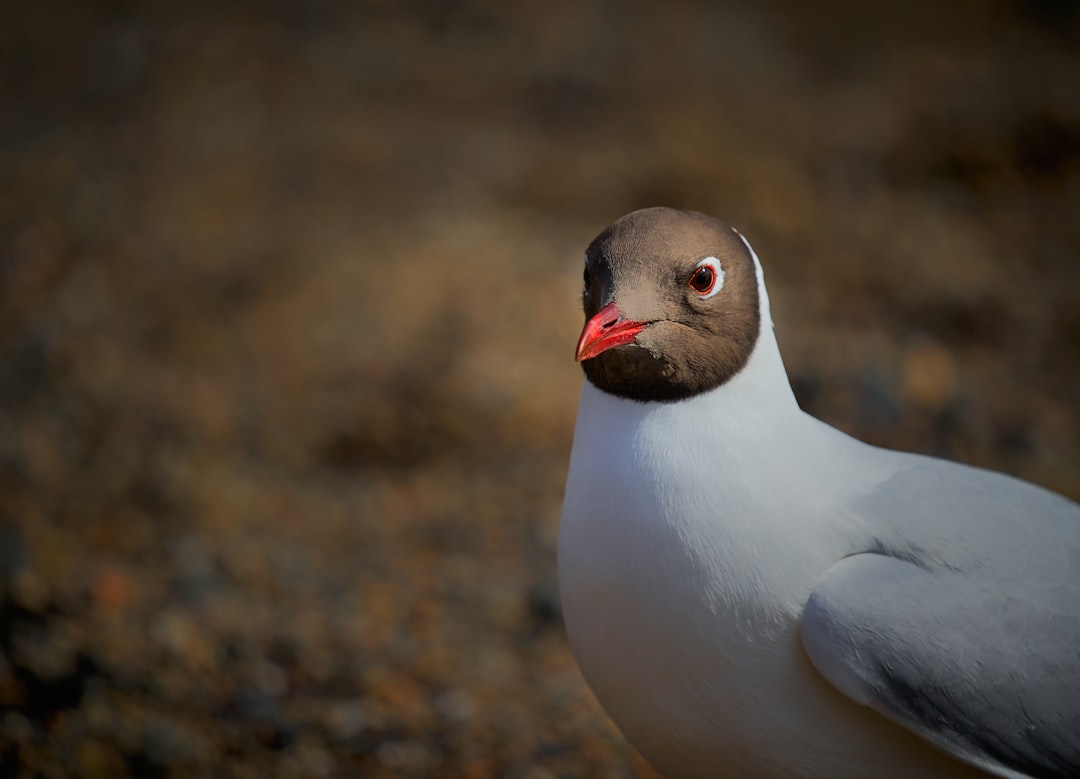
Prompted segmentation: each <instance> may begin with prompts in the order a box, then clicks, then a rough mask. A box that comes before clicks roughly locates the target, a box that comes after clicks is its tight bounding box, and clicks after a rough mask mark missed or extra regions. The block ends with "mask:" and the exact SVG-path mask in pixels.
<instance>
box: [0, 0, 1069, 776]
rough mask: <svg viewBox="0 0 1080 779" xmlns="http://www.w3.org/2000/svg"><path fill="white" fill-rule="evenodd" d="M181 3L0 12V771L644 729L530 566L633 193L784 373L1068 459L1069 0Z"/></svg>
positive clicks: (148, 771) (870, 431)
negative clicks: (697, 259)
mask: <svg viewBox="0 0 1080 779" xmlns="http://www.w3.org/2000/svg"><path fill="white" fill-rule="evenodd" d="M205 5H206V7H197V6H196V5H193V4H175V7H170V6H169V5H168V4H161V5H160V6H159V7H158V9H157V10H156V11H153V12H149V11H145V12H144V11H139V10H137V9H136V8H135V6H134V4H130V3H127V2H109V3H101V4H94V3H74V2H73V3H70V4H67V5H65V4H59V3H54V4H52V5H49V4H33V3H7V4H4V6H3V10H0V490H2V505H0V523H2V524H0V596H2V600H0V603H2V609H3V610H2V612H0V618H2V622H0V648H2V650H3V654H2V655H0V776H8V775H13V776H20V777H38V776H40V777H64V776H83V777H90V778H94V777H122V776H137V777H155V776H177V777H179V776H200V777H264V776H281V777H322V776H349V775H356V776H373V777H384V776H445V777H457V776H465V777H475V778H476V779H481V778H482V777H492V776H507V777H523V778H524V777H548V776H600V777H608V776H610V777H632V776H645V775H647V774H648V770H647V768H646V767H645V766H644V765H643V763H642V761H641V760H640V759H639V758H636V757H635V756H634V755H633V753H632V750H630V748H629V747H628V746H626V744H625V743H624V742H623V741H622V740H621V738H620V737H619V736H618V734H617V733H616V732H615V731H614V729H613V728H612V726H611V725H610V724H609V723H608V721H607V720H606V718H605V717H604V715H603V713H602V712H601V711H600V709H599V707H598V706H597V704H596V703H595V701H594V700H593V698H592V697H591V696H590V694H589V692H588V691H587V689H586V688H585V687H584V685H583V682H582V680H581V678H580V676H579V675H578V673H577V670H576V668H575V666H574V664H573V661H572V659H571V657H570V656H569V653H568V651H567V648H566V643H565V639H564V636H563V633H562V629H561V624H560V616H559V605H558V597H557V587H556V581H555V575H554V544H555V536H556V530H557V523H558V515H559V505H560V500H561V490H562V484H563V478H564V472H565V466H566V460H567V454H568V451H569V446H570V435H571V430H572V424H573V416H574V409H575V402H576V394H577V390H578V386H579V383H580V375H579V372H578V369H577V367H576V366H575V365H574V364H573V362H572V360H571V354H572V348H573V343H574V340H575V338H576V335H577V331H578V328H579V327H580V324H581V316H580V312H579V310H578V304H577V299H576V298H577V294H578V287H579V278H580V262H581V253H582V250H583V248H584V246H585V244H586V243H587V242H588V240H589V239H590V238H591V237H592V235H593V234H595V233H596V232H597V231H598V230H599V229H600V228H602V227H603V226H604V225H605V224H606V223H607V222H609V221H610V220H611V219H613V218H615V217H616V216H618V215H620V214H621V213H623V212H625V211H628V210H630V209H632V208H634V207H637V206H642V205H653V204H669V205H675V206H683V207H692V208H696V209H698V210H702V211H706V212H711V213H715V214H719V215H723V216H726V217H727V218H728V219H729V220H730V221H731V222H732V223H734V224H737V225H739V226H740V227H741V228H742V229H743V231H744V232H745V233H746V234H748V235H749V236H750V237H751V239H752V240H753V241H754V243H755V247H756V248H757V250H758V253H759V254H760V255H761V257H762V258H763V260H764V262H765V264H766V267H767V271H768V277H769V280H770V289H771V291H772V297H773V307H774V311H775V318H776V320H777V323H778V333H779V338H780V342H781V346H782V348H783V350H784V353H785V356H786V359H787V362H788V365H789V369H790V371H791V374H792V378H793V380H794V383H795V386H796V388H797V391H798V394H799V396H800V399H801V400H802V402H803V404H804V406H805V407H807V408H808V409H809V410H811V411H812V412H814V413H815V414H818V415H820V416H823V417H825V418H826V419H828V420H829V421H831V422H833V423H834V424H838V425H839V426H841V427H843V428H844V429H847V430H850V431H853V432H855V433H856V434H858V435H860V436H862V437H864V438H868V439H870V440H873V441H875V442H878V443H882V444H886V445H892V446H900V447H905V448H912V449H917V450H921V451H928V452H934V453H939V454H943V455H946V456H951V457H954V458H958V459H963V460H966V461H969V462H975V463H979V464H983V465H989V466H993V467H997V468H1001V469H1005V470H1008V471H1010V472H1013V473H1017V474H1020V475H1022V476H1024V477H1025V478H1028V479H1031V480H1034V481H1036V482H1039V483H1041V484H1044V485H1047V486H1049V487H1052V488H1054V489H1057V490H1060V491H1062V492H1065V493H1066V494H1069V495H1071V496H1072V497H1074V498H1076V497H1080V473H1078V470H1077V464H1078V462H1080V406H1078V404H1077V393H1076V391H1075V387H1076V386H1077V381H1078V380H1080V368H1078V365H1080V262H1078V257H1080V218H1078V217H1080V208H1078V206H1080V86H1078V75H1077V74H1080V16H1078V13H1077V11H1076V10H1075V8H1076V7H1075V5H1074V4H1071V3H1068V2H1054V1H1053V0H1041V2H1020V1H1019V0H1016V1H1015V2H1006V0H999V2H996V3H940V4H936V3H926V4H925V7H923V8H921V9H919V8H914V9H913V8H910V7H909V4H897V5H896V8H894V9H893V10H888V11H883V10H881V9H880V8H878V5H881V4H868V3H858V2H855V0H851V2H846V3H842V2H833V3H828V4H825V5H824V6H822V5H821V4H812V3H802V2H798V1H797V0H790V2H783V1H782V0H781V1H777V2H771V3H766V4H764V5H753V4H746V5H745V6H741V5H729V6H726V7H724V8H718V7H717V4H715V3H710V2H704V1H702V2H680V3H663V4H662V3H656V4H643V3H617V2H608V3H602V2H594V3H586V4H579V3H543V4H540V3H537V4H532V5H531V6H529V7H528V8H526V9H524V10H523V9H522V8H521V7H515V5H514V4H509V3H498V2H489V3H488V2H470V3H465V4H462V5H457V4H453V3H439V2H429V1H427V0H416V1H415V2H400V3H399V2H389V0H388V1H387V2H366V3H359V4H354V5H353V6H352V7H353V8H354V10H352V11H345V10H340V9H339V8H338V7H337V6H335V5H331V4H329V3H324V2H320V3H300V2H278V3H270V4H264V3H254V2H251V3H235V4H224V3H222V4H205ZM216 5H221V6H225V5H230V7H232V8H233V9H234V10H231V11H225V10H220V9H217V10H214V9H215V7H216ZM939 6H940V7H939ZM29 7H33V8H34V9H35V10H32V11H30V10H23V9H24V8H29ZM91 8H96V9H97V10H89V9H91ZM511 9H513V10H511ZM800 9H805V10H800ZM869 9H873V10H869ZM935 9H936V10H935Z"/></svg>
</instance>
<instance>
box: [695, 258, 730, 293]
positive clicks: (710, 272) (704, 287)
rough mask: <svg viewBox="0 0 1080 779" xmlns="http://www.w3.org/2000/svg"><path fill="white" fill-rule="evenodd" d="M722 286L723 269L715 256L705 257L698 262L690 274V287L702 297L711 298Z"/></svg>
mask: <svg viewBox="0 0 1080 779" xmlns="http://www.w3.org/2000/svg"><path fill="white" fill-rule="evenodd" d="M723 286H724V271H723V269H722V268H721V267H720V261H719V260H718V259H716V258H715V257H706V258H705V259H704V260H702V261H701V262H699V263H698V265H697V268H695V269H694V272H693V274H691V276H690V289H692V290H694V292H696V293H698V295H700V296H701V297H703V298H711V297H712V296H713V295H715V294H716V293H717V292H719V291H720V289H721V287H723Z"/></svg>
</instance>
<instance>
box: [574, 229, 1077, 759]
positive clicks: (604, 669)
mask: <svg viewBox="0 0 1080 779" xmlns="http://www.w3.org/2000/svg"><path fill="white" fill-rule="evenodd" d="M583 304H584V309H585V320H586V321H585V327H584V329H583V330H582V333H581V338H580V340H579V341H578V344H577V355H576V356H577V359H578V361H580V362H581V365H582V368H583V369H584V373H585V378H586V380H585V382H584V384H583V387H582V390H581V397H580V402H579V409H578V417H577V423H576V427H575V431H574V443H573V450H572V453H571V457H570V467H569V473H568V477H567V484H566V494H565V500H564V504H563V513H562V519H561V524H560V527H559V542H558V576H559V589H560V597H561V601H562V608H563V615H564V619H565V623H566V631H567V635H568V638H569V642H570V647H571V649H572V651H573V654H574V656H575V658H576V660H577V662H578V665H579V666H580V668H581V671H582V673H583V675H584V677H585V680H586V681H587V682H588V684H589V686H590V687H591V688H592V690H593V692H594V693H595V695H596V697H597V699H598V700H599V701H600V703H601V705H602V706H603V707H604V709H605V710H606V711H607V713H608V714H609V715H610V717H611V718H612V719H613V720H614V722H615V723H616V724H617V725H618V727H619V729H620V730H621V731H622V732H623V734H624V735H625V736H626V738H627V739H628V740H629V741H630V742H631V743H632V744H633V745H634V746H635V747H636V748H637V749H638V750H639V751H640V752H641V753H642V754H643V755H644V757H645V758H646V759H647V760H648V761H649V762H650V763H651V764H652V765H653V766H654V767H655V768H656V769H657V770H658V771H659V772H660V773H662V774H663V775H665V776H667V777H672V778H681V777H708V778H709V779H716V777H823V778H826V777H827V778H828V779H848V778H853V777H874V778H875V779H881V778H882V777H886V778H887V777H904V778H905V779H908V778H910V777H980V776H981V777H986V776H988V775H989V776H999V777H1010V778H1012V779H1015V778H1017V777H1040V778H1043V779H1045V778H1047V777H1055V778H1060V779H1064V777H1072V778H1073V779H1075V778H1076V777H1080V506H1078V505H1077V504H1076V503H1073V502H1071V501H1069V500H1068V499H1066V498H1064V497H1062V496H1060V495H1057V494H1055V493H1052V492H1050V491H1047V490H1045V489H1042V488H1040V487H1037V486H1035V485H1033V484H1029V483H1027V482H1024V481H1021V480H1019V479H1016V478H1013V477H1011V476H1007V475H1004V474H1000V473H994V472H991V471H987V470H982V469H979V468H973V467H969V466H966V465H961V464H958V463H953V462H948V461H945V460H940V459H935V458H932V457H927V456H922V455H917V454H910V453H904V452H896V451H890V450H886V449H880V448H876V447H873V446H870V445H868V444H865V443H863V442H861V441H858V440H857V439H855V438H851V437H849V436H847V435H845V434H844V433H841V432H840V431H838V430H836V429H834V428H832V427H830V426H828V425H826V424H825V423H823V422H820V421H819V420H817V419H815V418H813V417H811V416H810V415H808V414H806V413H805V412H803V411H802V410H801V409H800V408H799V406H798V404H797V402H796V400H795V396H794V394H793V393H792V390H791V386H790V383H789V382H788V378H787V373H786V372H785V370H784V365H783V362H782V361H781V357H780V350H779V348H778V346H777V342H776V338H775V336H774V335H773V325H772V319H771V314H770V310H769V297H768V294H767V293H766V290H765V282H764V276H763V273H762V268H761V263H760V262H759V261H758V258H757V256H756V255H755V253H754V250H753V249H752V248H751V247H750V244H749V243H748V242H747V241H746V239H744V238H743V237H742V236H741V235H740V234H739V233H738V232H737V231H736V230H735V229H733V228H731V227H729V226H728V225H726V224H724V223H723V222H721V221H718V220H716V219H714V218H712V217H709V216H705V215H703V214H699V213H695V212H688V211H676V210H672V209H667V208H651V209H645V210H641V211H635V212H633V213H631V214H629V215H627V216H624V217H623V218H621V219H619V220H618V221H616V222H615V223H614V224H612V225H611V226H610V227H608V228H607V229H605V230H604V231H603V232H602V233H600V235H599V236H597V237H596V239H595V240H593V242H592V243H591V244H590V245H589V247H588V250H587V251H586V254H585V273H584V290H583Z"/></svg>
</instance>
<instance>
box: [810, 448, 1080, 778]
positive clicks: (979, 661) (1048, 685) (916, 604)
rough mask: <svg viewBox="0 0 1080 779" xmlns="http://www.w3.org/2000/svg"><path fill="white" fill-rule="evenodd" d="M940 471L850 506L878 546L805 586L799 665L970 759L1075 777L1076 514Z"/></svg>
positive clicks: (983, 478)
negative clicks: (803, 661) (805, 659)
mask: <svg viewBox="0 0 1080 779" xmlns="http://www.w3.org/2000/svg"><path fill="white" fill-rule="evenodd" d="M940 465H942V464H935V465H932V466H927V465H925V464H923V465H920V466H919V467H916V468H914V469H909V470H907V471H905V472H903V473H901V474H898V476H897V477H896V478H894V479H893V480H892V481H891V482H889V483H887V484H886V485H884V486H883V488H881V489H880V490H879V491H878V492H877V493H876V494H875V495H873V496H868V497H867V499H866V500H864V501H861V502H860V503H859V504H856V505H855V506H854V507H853V510H857V511H858V513H860V514H863V515H865V514H867V513H868V512H870V513H873V518H872V525H873V527H874V529H875V531H879V535H878V536H877V538H876V539H875V541H874V543H873V545H872V546H871V548H869V549H868V550H867V551H866V552H864V553H861V554H854V555H852V556H850V557H846V558H844V559H843V560H841V561H840V562H839V563H837V564H836V565H834V566H833V567H832V568H831V569H829V571H828V572H827V573H826V575H825V576H824V578H823V579H822V580H821V581H820V582H819V583H818V585H817V586H816V587H815V589H814V591H813V593H812V595H811V596H810V598H809V600H808V602H807V604H806V607H805V609H804V612H803V616H802V625H801V629H802V640H803V645H804V647H805V649H806V652H807V654H808V655H809V657H810V659H811V661H812V662H813V664H814V666H815V667H816V668H817V669H818V671H820V672H821V674H822V675H823V676H825V678H827V679H828V680H829V681H830V682H831V683H832V684H833V685H835V686H836V687H837V688H839V689H840V690H841V691H842V692H844V693H845V694H847V695H848V696H850V697H851V698H853V699H854V700H856V701H857V702H859V703H862V704H864V705H867V706H870V707H871V708H873V709H875V710H877V711H879V712H880V713H882V714H884V715H885V716H886V717H888V718H890V719H892V720H893V721H895V722H897V723H899V724H901V725H903V726H905V727H907V728H908V729H910V730H912V731H913V732H915V733H917V734H919V735H920V736H922V737H924V738H926V739H927V740H929V741H931V742H933V743H934V744H936V745H937V746H939V747H941V748H943V749H945V750H946V751H948V752H951V753H953V754H954V755H956V756H957V757H959V758H961V759H963V760H966V761H967V762H970V763H972V764H975V765H978V766H980V767H982V768H983V769H985V770H988V771H990V772H992V773H995V774H997V775H999V776H1006V777H1021V776H1031V777H1061V778H1062V779H1064V777H1073V778H1074V779H1075V777H1080V508H1078V507H1077V506H1076V504H1073V503H1070V502H1069V501H1066V500H1065V499H1063V498H1061V497H1059V496H1056V495H1053V494H1052V493H1048V492H1046V491H1044V490H1041V489H1038V488H1036V487H1033V486H1031V485H1028V484H1025V483H1023V482H1019V481H1017V480H1014V479H1011V478H1008V477H1003V476H1000V475H998V474H991V473H989V472H986V471H979V470H977V469H972V468H966V467H962V466H951V465H950V467H948V468H945V469H942V468H940V467H939V466H940ZM925 507H934V511H940V510H942V508H943V507H945V508H947V509H948V510H949V511H948V513H944V514H936V515H935V514H934V513H932V512H931V510H930V509H928V508H925Z"/></svg>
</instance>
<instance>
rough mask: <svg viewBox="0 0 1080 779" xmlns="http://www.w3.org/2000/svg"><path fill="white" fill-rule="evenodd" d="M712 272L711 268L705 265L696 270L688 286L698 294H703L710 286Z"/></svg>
mask: <svg viewBox="0 0 1080 779" xmlns="http://www.w3.org/2000/svg"><path fill="white" fill-rule="evenodd" d="M712 282H713V272H712V268H710V267H708V266H707V265H706V266H705V267H703V268H698V269H697V271H696V272H695V273H694V275H693V276H692V277H691V278H690V286H691V287H693V288H694V289H696V290H697V291H698V292H705V291H707V290H708V289H709V287H711V286H712Z"/></svg>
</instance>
